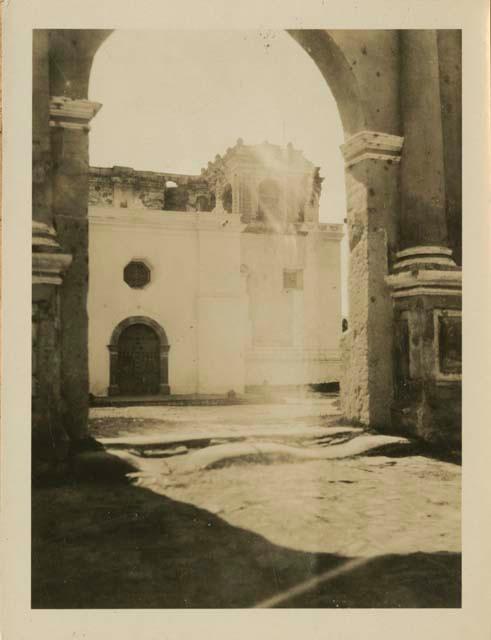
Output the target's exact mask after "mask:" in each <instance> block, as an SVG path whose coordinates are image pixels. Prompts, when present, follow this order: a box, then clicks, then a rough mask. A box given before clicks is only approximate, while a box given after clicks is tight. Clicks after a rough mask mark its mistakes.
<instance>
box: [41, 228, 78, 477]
mask: <svg viewBox="0 0 491 640" xmlns="http://www.w3.org/2000/svg"><path fill="white" fill-rule="evenodd" d="M70 263H71V256H69V255H66V254H63V253H61V249H60V246H59V244H58V243H57V241H56V234H55V231H54V229H53V228H52V227H50V226H48V225H47V224H46V223H44V222H38V221H36V220H34V221H33V229H32V448H33V453H32V459H33V469H34V474H36V472H37V470H40V469H41V468H42V466H43V464H46V465H48V466H50V465H52V464H53V463H55V462H57V461H60V460H62V459H63V458H64V457H65V455H66V453H67V451H68V443H69V439H68V436H67V433H66V431H65V429H64V427H63V422H62V391H61V385H62V376H61V327H60V322H59V306H60V296H59V289H60V285H61V284H62V282H63V279H62V278H63V274H64V272H65V271H66V270H67V268H68V267H69V265H70Z"/></svg>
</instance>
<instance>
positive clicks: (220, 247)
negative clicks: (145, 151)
mask: <svg viewBox="0 0 491 640" xmlns="http://www.w3.org/2000/svg"><path fill="white" fill-rule="evenodd" d="M162 215H165V216H166V224H165V225H162V223H161V219H160V218H161V216H162ZM89 220H90V254H89V272H90V274H91V279H90V285H89V297H88V314H89V318H90V323H89V370H90V390H91V392H92V393H93V394H95V395H105V394H106V393H107V388H108V385H109V353H108V349H107V345H108V344H109V341H110V338H111V334H112V332H113V330H114V328H115V327H116V326H117V324H118V323H119V322H121V321H122V320H124V319H126V318H128V317H131V316H136V315H138V316H147V317H149V318H151V319H153V320H155V321H156V322H158V323H159V324H160V325H161V326H162V328H163V329H164V331H165V332H166V334H167V337H168V341H169V345H170V351H169V384H170V387H171V391H172V393H176V394H180V393H182V394H187V393H195V392H197V391H199V390H200V388H199V387H200V383H202V384H203V385H204V387H203V389H201V391H202V392H207V391H210V390H211V386H212V385H216V384H217V379H218V378H219V377H220V376H222V381H223V376H224V375H225V374H224V371H223V369H222V373H220V371H219V370H217V369H216V368H215V364H216V362H217V361H225V362H226V363H227V367H228V369H227V372H226V373H227V375H226V384H225V382H223V384H222V386H226V387H227V390H228V389H230V388H233V386H232V383H233V385H235V386H240V381H241V380H242V379H243V372H242V371H241V370H240V367H241V366H243V365H242V362H241V359H240V357H234V354H233V353H232V352H231V348H230V329H229V327H230V326H233V327H234V326H238V327H241V326H242V325H241V323H237V322H236V316H237V315H238V314H239V311H238V305H236V304H235V302H236V301H237V299H238V296H239V295H240V276H237V278H236V279H235V280H234V279H233V278H230V277H229V276H228V270H227V264H230V260H231V259H233V257H234V256H233V254H234V240H233V239H232V241H231V242H230V239H231V238H230V237H231V236H232V237H233V236H234V235H235V236H237V237H236V241H235V245H236V248H237V249H238V231H237V230H233V231H226V230H224V229H223V228H222V227H221V226H220V221H217V224H218V227H219V228H220V229H221V230H220V231H213V230H210V229H206V228H203V227H200V226H199V224H198V220H197V217H196V216H195V215H194V214H180V213H169V212H166V213H165V214H162V212H155V211H145V212H142V211H141V210H135V211H132V210H128V211H127V212H125V213H121V212H120V210H118V213H117V215H114V214H112V215H111V212H110V210H109V214H108V209H107V208H106V209H102V208H101V209H91V210H90V216H89ZM224 235H226V236H227V239H228V240H229V241H228V242H227V239H225V238H224V237H223V236H224ZM213 236H219V238H218V237H213ZM238 254H239V251H238V250H237V251H236V255H238ZM204 256H206V258H205V257H204ZM210 256H213V260H211V259H210ZM135 258H136V259H143V260H144V261H145V262H146V263H147V264H148V266H149V267H150V269H151V281H150V283H149V284H148V285H147V286H146V287H145V288H144V289H132V288H130V287H129V286H128V285H127V284H126V283H125V282H124V280H123V270H124V267H125V266H126V264H128V262H130V261H131V260H133V259H135ZM235 259H236V260H237V258H235ZM206 260H208V265H207V268H206V269H204V268H202V269H200V264H201V266H202V262H203V261H206ZM237 271H238V268H237ZM199 274H201V275H200V276H199ZM200 284H201V285H202V287H203V289H202V291H201V293H200V289H199V287H200ZM235 285H236V287H237V289H236V290H234V286H235ZM211 291H213V293H214V294H215V295H216V296H217V297H216V298H214V297H210V295H209V293H210V292H211ZM207 292H208V293H207ZM236 307H237V308H236ZM199 322H201V325H199V324H198V323H199ZM198 326H200V327H201V329H200V330H198ZM237 330H239V329H237ZM213 336H219V337H222V336H227V339H226V340H221V339H216V340H214V341H213V342H211V341H212V339H213ZM200 344H201V346H200ZM235 367H237V368H238V370H237V369H235ZM231 371H233V373H231ZM239 390H241V389H239Z"/></svg>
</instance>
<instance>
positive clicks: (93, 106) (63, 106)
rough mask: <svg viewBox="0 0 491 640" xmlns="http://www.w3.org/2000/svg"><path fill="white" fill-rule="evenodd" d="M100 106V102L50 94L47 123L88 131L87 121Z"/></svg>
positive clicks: (63, 127)
mask: <svg viewBox="0 0 491 640" xmlns="http://www.w3.org/2000/svg"><path fill="white" fill-rule="evenodd" d="M101 107H102V104H101V103H100V102H91V101H90V100H73V99H72V98H66V97H65V96H52V97H51V100H50V105H49V116H50V120H49V125H50V127H58V128H62V129H75V130H81V131H89V130H90V126H89V122H90V121H91V120H92V118H93V117H94V116H95V115H96V114H97V112H98V111H99V109H100V108H101Z"/></svg>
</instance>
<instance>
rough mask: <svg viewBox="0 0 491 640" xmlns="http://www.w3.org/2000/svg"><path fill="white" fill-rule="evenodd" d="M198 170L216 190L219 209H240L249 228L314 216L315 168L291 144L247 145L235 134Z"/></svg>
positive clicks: (319, 180) (319, 181) (316, 201)
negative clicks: (222, 151)
mask: <svg viewBox="0 0 491 640" xmlns="http://www.w3.org/2000/svg"><path fill="white" fill-rule="evenodd" d="M201 175H202V177H203V178H204V179H205V180H206V181H207V182H208V185H209V189H210V191H211V192H212V193H213V194H215V198H216V207H217V210H218V211H220V212H228V213H233V214H238V215H240V216H241V220H242V222H244V223H246V224H248V225H249V230H252V229H253V228H254V227H256V228H259V226H260V227H262V228H264V227H267V228H269V229H272V230H274V228H275V227H276V228H282V229H284V228H285V226H288V225H291V226H295V225H296V226H298V225H301V224H302V223H304V222H307V223H308V222H318V219H319V198H320V191H321V184H322V178H321V177H320V175H319V168H318V167H315V166H314V165H313V164H312V163H311V162H309V161H308V160H306V159H305V158H304V156H303V154H302V152H301V151H298V150H297V149H294V148H293V145H292V144H289V145H287V147H286V149H285V148H282V147H280V146H278V145H273V144H269V143H267V142H263V143H262V144H258V145H245V144H244V142H243V140H242V139H241V138H239V139H238V140H237V143H236V144H235V146H234V147H231V148H229V149H227V151H226V153H225V154H224V156H223V157H222V156H220V155H217V156H215V160H214V161H213V162H209V163H208V166H207V167H206V169H203V170H202V172H201ZM258 225H259V226H258Z"/></svg>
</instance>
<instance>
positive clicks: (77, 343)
mask: <svg viewBox="0 0 491 640" xmlns="http://www.w3.org/2000/svg"><path fill="white" fill-rule="evenodd" d="M100 106H101V105H100V104H98V103H94V102H90V101H88V100H74V99H71V98H66V97H51V99H50V105H49V126H50V129H51V141H50V142H51V158H52V163H53V169H52V187H53V191H52V211H53V219H54V225H55V227H56V232H57V237H58V242H59V243H60V245H61V247H62V249H63V252H64V253H66V254H69V255H70V256H71V257H72V264H71V267H70V270H69V271H68V272H67V273H66V275H65V278H64V281H63V284H62V287H61V296H60V310H59V314H60V351H61V353H60V358H61V362H60V366H61V377H62V381H63V384H62V407H61V409H62V411H61V415H62V420H63V425H64V428H65V429H66V431H67V433H68V434H69V436H70V438H71V439H72V440H80V439H83V438H85V437H86V436H87V421H88V394H89V387H88V357H87V343H88V336H87V327H88V321H87V289H88V222H87V207H88V204H87V203H88V189H89V152H88V131H89V122H90V120H91V119H92V117H93V116H94V115H95V114H96V113H97V111H98V110H99V108H100Z"/></svg>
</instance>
